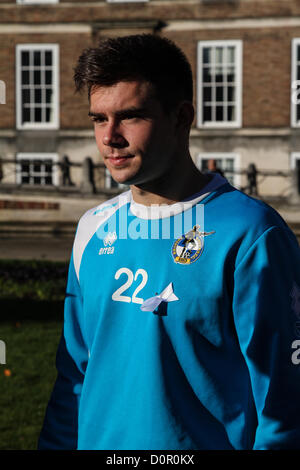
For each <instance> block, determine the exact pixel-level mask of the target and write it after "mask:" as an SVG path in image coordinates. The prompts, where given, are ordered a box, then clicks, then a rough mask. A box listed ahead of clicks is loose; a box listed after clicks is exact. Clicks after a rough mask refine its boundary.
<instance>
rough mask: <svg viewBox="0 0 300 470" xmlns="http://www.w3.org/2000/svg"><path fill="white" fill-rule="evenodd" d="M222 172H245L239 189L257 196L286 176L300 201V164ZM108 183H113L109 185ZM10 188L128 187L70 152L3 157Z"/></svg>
mask: <svg viewBox="0 0 300 470" xmlns="http://www.w3.org/2000/svg"><path fill="white" fill-rule="evenodd" d="M29 164H31V165H32V166H35V167H36V173H34V172H33V175H34V174H35V182H33V183H32V182H31V183H30V182H28V181H27V182H25V179H24V178H23V180H22V177H24V165H25V167H26V165H27V167H28V166H29ZM42 165H44V172H45V168H46V175H48V179H47V177H45V174H44V179H42V176H41V173H39V170H40V169H41V166H42ZM74 170H76V172H77V175H76V178H75V179H74V177H73V176H74V175H73V171H74ZM27 171H28V175H29V174H30V170H29V169H28V168H27ZM54 171H55V172H56V183H54V182H53V173H54ZM222 172H223V174H224V176H225V177H227V178H230V177H231V178H232V177H233V176H234V175H244V182H245V184H244V185H242V186H241V187H239V188H238V189H240V190H242V191H244V192H246V193H247V194H250V195H254V196H259V194H260V188H261V185H262V184H263V183H264V181H265V179H266V178H267V177H273V178H278V177H281V178H285V179H286V180H287V181H288V185H287V189H286V190H285V192H286V193H287V194H286V197H288V199H289V200H290V201H291V202H296V203H300V167H299V168H296V169H294V170H289V171H280V170H269V169H268V170H264V169H258V168H257V167H256V165H255V164H254V163H251V164H250V165H249V166H248V168H246V169H235V170H228V169H227V170H226V169H225V170H223V171H222ZM25 173H26V171H25ZM39 174H40V176H39ZM31 176H32V175H31ZM32 179H33V176H32ZM42 180H43V181H42ZM75 180H76V181H75ZM17 181H19V182H17ZM39 181H40V184H39ZM108 182H109V184H107V183H108ZM9 188H11V189H14V188H18V189H21V190H24V191H32V190H35V189H37V188H38V189H43V190H50V191H61V192H75V193H81V194H87V195H88V194H99V193H104V194H106V193H116V192H121V191H123V190H124V186H119V185H117V184H116V183H114V182H113V180H112V179H110V177H109V176H107V174H106V167H105V165H104V164H103V163H95V162H94V161H93V160H92V158H91V157H85V158H84V159H83V160H82V162H75V161H72V160H70V159H69V157H68V156H67V155H64V156H63V157H62V159H61V160H60V161H58V162H56V161H51V160H46V161H45V160H39V159H38V158H37V159H36V160H27V159H26V158H24V159H22V160H20V159H18V158H3V157H1V156H0V191H1V190H5V189H6V190H7V189H9ZM278 196H280V194H278Z"/></svg>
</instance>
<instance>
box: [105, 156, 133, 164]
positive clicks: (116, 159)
mask: <svg viewBox="0 0 300 470" xmlns="http://www.w3.org/2000/svg"><path fill="white" fill-rule="evenodd" d="M106 158H107V159H108V160H109V162H110V164H111V165H113V166H121V165H123V164H124V163H126V162H127V161H128V160H129V159H130V158H133V155H107V157H106Z"/></svg>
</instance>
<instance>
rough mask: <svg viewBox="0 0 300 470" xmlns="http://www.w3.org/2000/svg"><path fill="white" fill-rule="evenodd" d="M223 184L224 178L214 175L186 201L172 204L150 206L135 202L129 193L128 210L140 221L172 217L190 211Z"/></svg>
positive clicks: (225, 181)
mask: <svg viewBox="0 0 300 470" xmlns="http://www.w3.org/2000/svg"><path fill="white" fill-rule="evenodd" d="M225 183H227V180H226V178H223V177H222V176H221V175H219V174H217V173H215V174H213V177H212V179H211V180H210V182H209V183H208V184H207V185H205V186H204V188H202V190H201V191H200V192H198V193H196V194H193V195H192V196H190V197H189V198H188V199H185V200H184V201H180V202H175V203H174V204H151V206H145V205H144V204H138V203H137V202H135V201H134V200H133V197H132V193H131V191H130V210H131V212H132V214H133V215H135V216H136V217H138V218H140V219H163V218H166V217H170V216H174V215H177V214H180V213H181V212H184V211H186V210H187V209H190V208H191V207H193V206H194V205H195V204H197V203H198V202H200V201H201V200H202V199H204V198H205V197H207V196H208V195H209V194H210V193H211V192H212V191H215V190H216V189H218V188H219V187H220V186H223V185H224V184H225Z"/></svg>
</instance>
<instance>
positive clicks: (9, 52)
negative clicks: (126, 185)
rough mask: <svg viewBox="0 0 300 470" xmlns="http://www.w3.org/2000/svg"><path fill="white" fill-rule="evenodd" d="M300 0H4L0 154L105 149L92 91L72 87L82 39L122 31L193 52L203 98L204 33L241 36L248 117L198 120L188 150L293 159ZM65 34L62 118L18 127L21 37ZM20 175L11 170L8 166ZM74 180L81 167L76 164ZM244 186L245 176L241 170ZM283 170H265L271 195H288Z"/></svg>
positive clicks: (276, 165)
mask: <svg viewBox="0 0 300 470" xmlns="http://www.w3.org/2000/svg"><path fill="white" fill-rule="evenodd" d="M299 15H300V3H299V2H298V1H297V0H286V1H284V2H283V1H277V0H276V1H275V0H256V1H254V0H240V1H238V0H231V1H226V0H223V1H221V0H220V1H215V0H202V1H199V0H194V1H193V0H192V1H188V2H187V1H184V0H156V1H152V0H150V1H149V2H143V3H115V4H113V3H107V2H105V1H99V0H98V1H92V0H91V1H88V2H82V1H79V0H73V1H72V2H69V1H67V0H61V1H60V2H59V3H58V4H52V5H19V4H16V3H15V1H13V0H10V1H8V0H7V1H4V0H0V79H1V80H3V81H4V82H5V83H6V85H7V87H6V104H5V105H1V113H0V156H3V155H4V156H5V157H12V158H13V157H14V156H15V155H16V153H17V152H45V151H49V152H54V151H56V152H58V153H59V155H60V157H62V156H63V155H65V154H67V155H68V156H69V158H70V159H72V160H73V161H76V162H80V161H82V160H83V158H84V157H86V156H90V157H92V158H93V160H94V161H95V162H96V163H97V162H99V161H100V157H99V154H98V151H97V148H96V145H95V143H94V139H93V133H92V125H91V123H90V121H89V119H88V117H87V112H88V103H87V98H86V95H85V94H83V95H79V94H75V93H74V85H73V79H72V76H73V67H74V66H75V63H76V60H77V57H78V56H79V54H80V53H81V51H82V49H83V48H85V47H89V46H91V45H94V44H95V43H96V42H97V40H98V39H100V38H101V37H105V36H112V35H116V34H131V33H136V32H153V31H154V30H156V29H159V28H161V29H160V30H159V32H158V34H161V35H164V36H167V37H169V38H170V39H172V40H174V41H175V42H176V43H177V44H178V45H179V46H180V47H181V48H182V49H183V50H184V52H185V53H186V55H187V57H188V58H189V60H190V62H191V64H192V69H193V73H194V77H195V99H194V105H195V108H197V101H196V96H197V84H196V78H197V44H198V41H208V40H226V39H239V40H242V43H243V68H242V71H243V72H242V84H243V86H242V126H241V128H236V129H227V128H225V127H224V128H219V129H201V128H200V129H199V128H197V126H196V119H195V122H194V126H193V130H192V133H191V153H192V156H193V158H194V159H195V160H197V156H198V154H199V153H204V152H208V153H211V154H213V153H214V152H231V153H236V154H238V155H239V157H240V159H239V165H240V168H237V169H238V170H239V169H246V168H247V166H248V164H249V163H251V162H254V163H255V164H256V165H257V167H258V169H263V170H268V169H270V170H283V171H287V170H289V169H290V158H291V153H292V152H298V151H300V132H299V130H298V129H293V128H292V127H291V105H290V97H291V42H292V40H293V38H300V20H299V19H298V16H299ZM27 43H41V44H45V43H56V44H59V55H60V56H59V63H60V67H59V81H60V108H59V112H60V125H59V129H56V130H51V131H37V130H34V131H21V130H16V116H15V109H16V102H15V48H16V45H17V44H27ZM8 174H9V175H8V177H7V178H8V181H11V182H13V180H14V178H15V177H14V172H13V171H11V172H8ZM72 174H73V177H74V179H75V180H76V182H80V178H81V173H80V170H79V169H78V168H77V169H76V168H75V169H74V171H73V173H72ZM240 183H241V186H242V187H243V186H245V185H246V181H245V177H244V176H241V179H240ZM289 186H290V182H289V180H288V179H287V178H284V177H278V176H277V177H275V176H270V177H265V178H261V184H260V190H261V194H263V195H264V194H265V195H278V194H283V195H288V192H289Z"/></svg>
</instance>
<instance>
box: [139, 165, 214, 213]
mask: <svg viewBox="0 0 300 470" xmlns="http://www.w3.org/2000/svg"><path fill="white" fill-rule="evenodd" d="M210 180H211V176H208V175H205V174H203V173H201V172H200V171H199V170H198V169H197V168H196V166H195V165H194V163H193V162H192V160H191V162H190V163H189V164H188V165H186V166H183V167H180V168H178V167H177V166H176V165H174V171H172V172H169V173H167V174H166V175H164V176H163V177H161V178H160V179H159V180H156V181H154V182H153V181H152V182H150V183H144V184H140V185H132V186H130V189H131V193H132V197H133V200H134V201H135V202H136V203H138V204H143V205H145V206H150V205H151V204H175V203H176V202H179V201H183V200H185V199H187V198H189V197H190V196H192V195H193V194H196V193H197V192H200V191H201V190H202V189H203V188H204V187H205V186H206V185H207V184H208V183H209V181H210Z"/></svg>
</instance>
